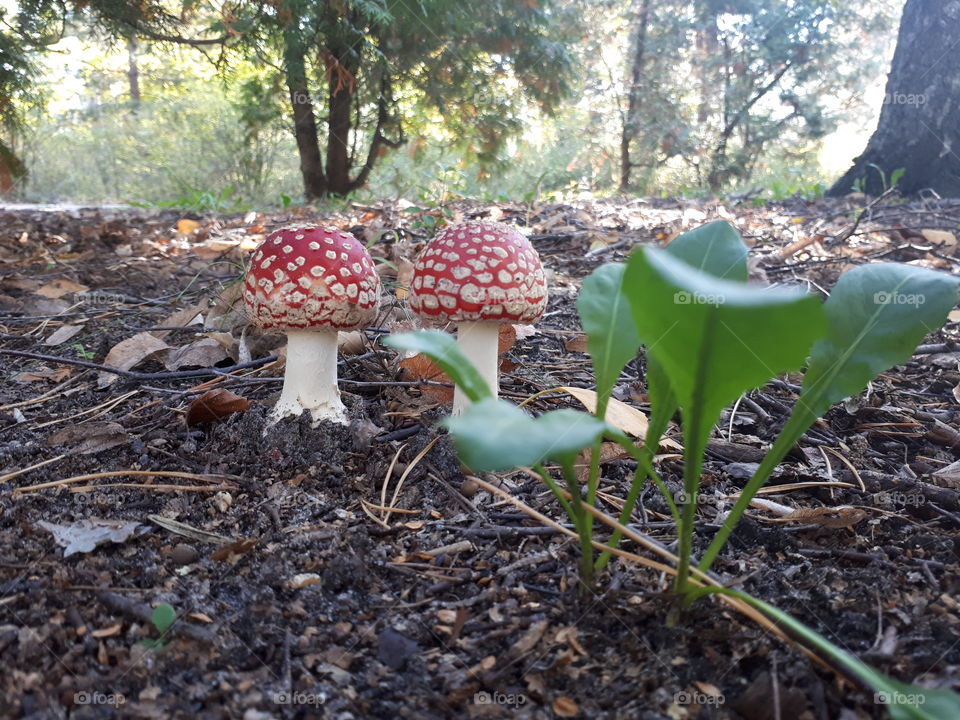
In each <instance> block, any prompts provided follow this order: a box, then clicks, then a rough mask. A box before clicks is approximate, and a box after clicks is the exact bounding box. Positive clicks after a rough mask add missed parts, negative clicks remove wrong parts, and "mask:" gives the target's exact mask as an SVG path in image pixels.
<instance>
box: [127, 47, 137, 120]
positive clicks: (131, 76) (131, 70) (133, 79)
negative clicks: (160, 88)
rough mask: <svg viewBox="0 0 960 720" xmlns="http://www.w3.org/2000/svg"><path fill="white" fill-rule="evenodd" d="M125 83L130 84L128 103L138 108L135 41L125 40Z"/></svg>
mask: <svg viewBox="0 0 960 720" xmlns="http://www.w3.org/2000/svg"><path fill="white" fill-rule="evenodd" d="M127 82H128V83H129V84H130V102H131V103H132V104H133V107H134V109H136V108H138V107H140V67H139V65H137V39H136V38H135V37H134V36H133V35H131V36H130V37H128V38H127Z"/></svg>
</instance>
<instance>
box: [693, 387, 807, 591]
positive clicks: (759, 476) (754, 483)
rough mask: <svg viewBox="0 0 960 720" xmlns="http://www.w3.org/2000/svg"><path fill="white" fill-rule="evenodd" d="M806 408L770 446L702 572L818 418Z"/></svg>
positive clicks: (716, 538)
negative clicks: (771, 476) (781, 463)
mask: <svg viewBox="0 0 960 720" xmlns="http://www.w3.org/2000/svg"><path fill="white" fill-rule="evenodd" d="M807 407H808V405H807V404H805V403H799V404H797V405H796V406H795V407H794V410H793V413H791V415H790V419H789V420H787V424H786V425H784V427H783V430H781V431H780V434H779V435H778V436H777V439H776V440H775V441H774V443H773V447H771V448H770V450H769V451H768V452H767V454H766V455H765V456H764V457H763V461H762V462H761V463H760V466H759V467H758V468H757V469H756V471H755V472H754V473H753V477H751V478H750V480H749V481H748V482H747V484H746V485H745V486H744V488H743V490H741V491H740V497H739V498H738V499H737V502H736V503H735V504H734V506H733V509H732V510H731V511H730V512H729V514H728V515H727V517H726V519H725V520H724V521H723V525H722V526H721V527H720V529H719V530H718V531H717V534H716V535H714V536H713V540H712V541H711V542H710V546H709V547H708V548H707V551H706V552H705V553H704V555H703V558H701V560H700V563H699V564H698V565H697V567H698V568H699V569H700V570H702V571H703V572H707V571H708V570H710V568H711V567H712V566H713V563H714V561H716V559H717V555H719V554H720V551H721V550H722V549H723V546H724V545H726V543H727V540H728V539H729V537H730V533H732V532H733V529H734V528H735V527H736V525H737V523H738V522H739V521H740V518H741V517H742V516H743V513H744V512H745V511H746V509H747V508H748V507H749V506H750V501H751V500H753V498H754V497H755V496H756V494H757V491H759V490H760V488H762V487H763V485H764V483H766V482H767V480H768V479H769V478H770V475H771V473H773V471H774V469H776V467H777V465H779V464H780V462H781V461H782V460H783V458H784V457H786V455H787V453H788V452H790V448H792V447H793V446H794V445H795V444H796V442H797V440H799V439H800V438H801V437H802V436H803V433H805V432H806V431H807V428H809V427H810V426H811V425H812V424H813V423H814V421H815V420H816V416H815V415H813V413H811V412H810V411H808V410H806V408H807Z"/></svg>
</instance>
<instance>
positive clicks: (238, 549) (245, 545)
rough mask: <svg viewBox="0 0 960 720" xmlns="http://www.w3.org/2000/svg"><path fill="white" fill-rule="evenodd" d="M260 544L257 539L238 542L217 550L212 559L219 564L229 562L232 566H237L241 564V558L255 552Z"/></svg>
mask: <svg viewBox="0 0 960 720" xmlns="http://www.w3.org/2000/svg"><path fill="white" fill-rule="evenodd" d="M259 542H260V541H259V540H257V539H250V540H238V541H237V542H235V543H230V544H229V545H224V546H223V547H222V548H219V549H217V550H216V551H215V552H214V553H213V555H211V557H212V558H213V559H214V560H216V561H217V562H228V563H230V564H231V565H236V564H237V563H238V562H240V558H242V557H243V556H244V555H246V554H247V553H249V552H250V551H251V550H253V549H254V548H255V547H256V546H257V543H259Z"/></svg>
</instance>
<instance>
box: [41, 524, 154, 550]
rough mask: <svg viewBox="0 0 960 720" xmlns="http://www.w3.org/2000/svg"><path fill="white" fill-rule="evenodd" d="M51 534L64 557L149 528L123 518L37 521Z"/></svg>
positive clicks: (125, 539)
mask: <svg viewBox="0 0 960 720" xmlns="http://www.w3.org/2000/svg"><path fill="white" fill-rule="evenodd" d="M37 524H38V525H39V526H40V527H42V528H43V529H44V530H46V531H48V532H50V533H51V534H53V539H54V540H55V541H56V543H57V545H59V546H60V547H62V548H65V549H64V552H63V556H64V557H65V558H67V557H70V556H71V555H75V554H77V553H88V552H92V551H93V549H94V548H96V547H97V546H98V545H102V544H104V543H107V542H112V543H124V542H126V541H127V540H129V539H130V538H131V537H134V536H135V535H143V534H144V533H146V532H147V531H149V530H150V528H149V527H148V526H146V525H140V524H139V523H136V522H124V521H123V520H101V519H97V518H95V519H90V520H81V521H80V522H77V523H74V524H73V525H58V524H56V523H50V522H47V521H46V520H41V521H40V522H38V523H37Z"/></svg>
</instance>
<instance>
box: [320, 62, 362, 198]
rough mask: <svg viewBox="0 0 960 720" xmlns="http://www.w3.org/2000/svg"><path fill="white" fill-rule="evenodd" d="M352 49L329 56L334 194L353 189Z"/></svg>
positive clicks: (330, 174)
mask: <svg viewBox="0 0 960 720" xmlns="http://www.w3.org/2000/svg"><path fill="white" fill-rule="evenodd" d="M350 52H351V51H350V50H349V49H343V50H341V51H339V52H330V53H329V55H328V57H329V59H328V68H327V72H328V74H329V76H330V78H329V81H328V82H327V110H328V118H329V119H328V123H329V127H328V129H327V181H328V184H329V191H330V192H331V193H332V194H334V195H346V194H347V193H349V192H350V191H351V190H353V182H352V181H351V180H350V169H351V166H352V164H353V163H352V162H351V158H350V143H349V139H350V130H351V128H352V127H353V122H352V120H351V118H350V111H351V110H352V109H353V95H354V90H355V87H354V82H355V81H356V67H355V64H354V63H351V62H349V61H348V56H349V53H350Z"/></svg>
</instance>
